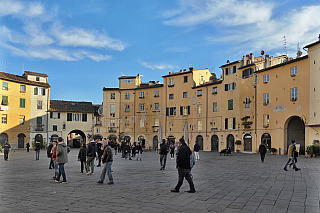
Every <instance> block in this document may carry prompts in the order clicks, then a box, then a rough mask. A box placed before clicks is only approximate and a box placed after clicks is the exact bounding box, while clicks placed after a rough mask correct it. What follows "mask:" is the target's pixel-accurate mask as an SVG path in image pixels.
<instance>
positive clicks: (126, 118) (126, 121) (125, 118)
mask: <svg viewBox="0 0 320 213" xmlns="http://www.w3.org/2000/svg"><path fill="white" fill-rule="evenodd" d="M124 125H125V127H126V128H127V126H129V125H130V124H129V117H127V116H125V117H124Z"/></svg>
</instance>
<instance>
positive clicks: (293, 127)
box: [286, 116, 305, 155]
mask: <svg viewBox="0 0 320 213" xmlns="http://www.w3.org/2000/svg"><path fill="white" fill-rule="evenodd" d="M288 121H289V122H288ZM288 121H287V122H286V123H288V126H287V131H286V133H287V148H288V147H289V146H290V144H291V141H292V140H295V141H296V143H297V144H300V155H304V154H305V124H304V122H303V121H302V120H301V118H300V117H298V116H293V117H291V118H289V119H288ZM287 150H288V149H287ZM287 150H286V151H287Z"/></svg>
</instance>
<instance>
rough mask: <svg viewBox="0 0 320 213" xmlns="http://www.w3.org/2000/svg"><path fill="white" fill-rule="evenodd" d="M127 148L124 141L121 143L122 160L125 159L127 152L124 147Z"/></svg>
mask: <svg viewBox="0 0 320 213" xmlns="http://www.w3.org/2000/svg"><path fill="white" fill-rule="evenodd" d="M125 146H126V143H125V142H124V140H122V141H121V152H122V156H121V158H124V157H125V151H124V147H125Z"/></svg>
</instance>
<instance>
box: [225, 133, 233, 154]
mask: <svg viewBox="0 0 320 213" xmlns="http://www.w3.org/2000/svg"><path fill="white" fill-rule="evenodd" d="M227 148H230V150H231V151H232V152H234V137H233V135H231V134H230V135H228V136H227Z"/></svg>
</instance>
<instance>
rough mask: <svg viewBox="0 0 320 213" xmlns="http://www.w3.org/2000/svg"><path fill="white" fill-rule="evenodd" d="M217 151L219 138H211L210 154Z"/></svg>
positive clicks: (213, 136)
mask: <svg viewBox="0 0 320 213" xmlns="http://www.w3.org/2000/svg"><path fill="white" fill-rule="evenodd" d="M217 151H219V138H218V136H217V135H212V137H211V152H217Z"/></svg>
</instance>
